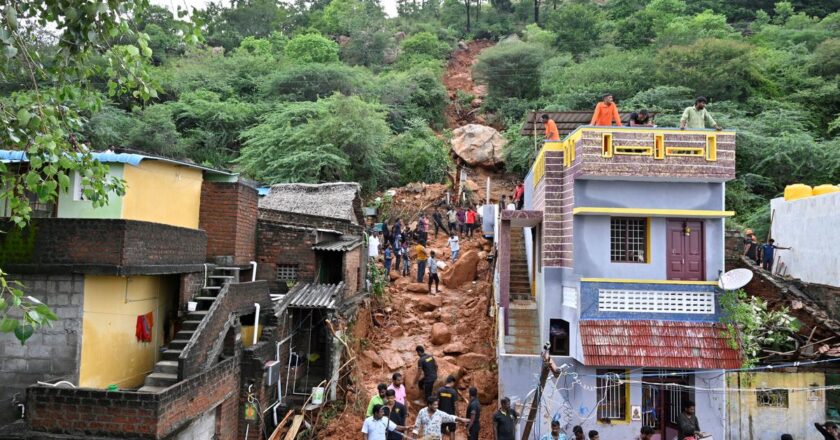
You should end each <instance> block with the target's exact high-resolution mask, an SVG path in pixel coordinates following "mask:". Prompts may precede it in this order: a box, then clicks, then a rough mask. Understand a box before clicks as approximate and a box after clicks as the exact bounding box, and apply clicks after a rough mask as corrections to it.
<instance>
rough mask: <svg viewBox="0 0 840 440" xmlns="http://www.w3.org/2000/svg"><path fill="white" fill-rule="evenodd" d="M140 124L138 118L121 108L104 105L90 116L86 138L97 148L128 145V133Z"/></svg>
mask: <svg viewBox="0 0 840 440" xmlns="http://www.w3.org/2000/svg"><path fill="white" fill-rule="evenodd" d="M139 124H140V121H139V120H138V119H137V118H135V117H132V116H131V115H129V114H127V113H126V112H124V111H122V110H120V109H117V108H113V107H104V108H103V109H102V110H100V111H99V112H97V113H94V114H93V115H92V116H91V117H90V120H89V121H88V123H87V125H86V126H85V133H84V135H85V140H87V141H89V142H90V145H91V147H92V148H93V149H95V150H104V149H108V148H114V147H128V146H130V145H129V142H128V133H129V132H131V131H132V130H133V129H134V128H135V127H137V125H139Z"/></svg>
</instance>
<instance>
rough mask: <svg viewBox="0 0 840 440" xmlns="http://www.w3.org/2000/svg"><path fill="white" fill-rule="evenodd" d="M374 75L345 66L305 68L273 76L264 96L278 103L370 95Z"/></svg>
mask: <svg viewBox="0 0 840 440" xmlns="http://www.w3.org/2000/svg"><path fill="white" fill-rule="evenodd" d="M371 82H372V77H371V75H370V72H368V71H367V70H365V69H362V68H358V67H349V66H345V65H343V64H339V63H335V64H302V65H296V66H291V67H289V68H288V69H285V70H282V71H280V72H277V73H275V74H274V75H272V76H270V77H269V79H268V80H267V85H266V86H265V90H264V91H263V92H264V95H266V96H267V97H273V98H276V99H278V100H289V101H315V100H317V99H318V98H322V97H326V96H330V95H332V94H333V93H336V92H338V93H341V94H342V95H347V96H349V95H366V94H367V91H368V90H369V89H370V87H371Z"/></svg>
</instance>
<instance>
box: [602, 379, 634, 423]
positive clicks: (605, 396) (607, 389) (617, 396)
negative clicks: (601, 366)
mask: <svg viewBox="0 0 840 440" xmlns="http://www.w3.org/2000/svg"><path fill="white" fill-rule="evenodd" d="M595 374H597V375H598V379H597V380H596V387H597V389H598V391H597V399H598V420H627V397H628V396H629V393H630V390H629V387H630V384H629V383H628V382H627V373H626V372H625V371H624V370H596V373H595Z"/></svg>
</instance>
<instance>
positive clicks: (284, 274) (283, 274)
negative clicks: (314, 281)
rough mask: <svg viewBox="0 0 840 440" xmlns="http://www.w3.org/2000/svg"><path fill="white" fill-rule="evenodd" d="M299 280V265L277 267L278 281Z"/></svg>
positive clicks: (279, 265) (280, 265)
mask: <svg viewBox="0 0 840 440" xmlns="http://www.w3.org/2000/svg"><path fill="white" fill-rule="evenodd" d="M297 279H298V265H297V264H278V265H277V281H297Z"/></svg>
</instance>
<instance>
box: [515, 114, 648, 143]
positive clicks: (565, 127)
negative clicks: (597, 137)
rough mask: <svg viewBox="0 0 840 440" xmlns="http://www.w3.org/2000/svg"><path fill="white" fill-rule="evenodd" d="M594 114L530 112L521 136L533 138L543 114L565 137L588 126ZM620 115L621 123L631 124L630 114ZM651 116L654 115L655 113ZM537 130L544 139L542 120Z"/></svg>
mask: <svg viewBox="0 0 840 440" xmlns="http://www.w3.org/2000/svg"><path fill="white" fill-rule="evenodd" d="M592 112H593V111H592V110H585V111H570V112H547V111H542V110H539V111H536V112H528V117H527V119H526V120H525V124H524V125H523V126H522V130H521V131H520V132H519V134H520V135H522V136H533V135H534V119H535V118H542V115H543V113H545V114H547V115H548V117H549V118H551V119H553V120H554V122H555V123H556V124H557V131H559V132H560V136H565V135H567V134H569V133H571V132H573V131H575V129H576V128H578V127H580V126H581V125H588V124H589V122H590V121H591V120H592ZM619 114H620V115H621V122H622V123H623V124H625V125H626V124H628V123H630V112H619ZM651 114H652V115H653V113H651ZM654 116H655V115H654ZM536 129H537V135H538V136H540V137H542V136H543V133H545V124H543V121H542V119H537V120H536Z"/></svg>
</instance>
